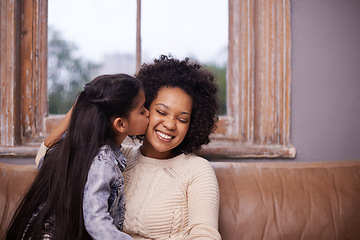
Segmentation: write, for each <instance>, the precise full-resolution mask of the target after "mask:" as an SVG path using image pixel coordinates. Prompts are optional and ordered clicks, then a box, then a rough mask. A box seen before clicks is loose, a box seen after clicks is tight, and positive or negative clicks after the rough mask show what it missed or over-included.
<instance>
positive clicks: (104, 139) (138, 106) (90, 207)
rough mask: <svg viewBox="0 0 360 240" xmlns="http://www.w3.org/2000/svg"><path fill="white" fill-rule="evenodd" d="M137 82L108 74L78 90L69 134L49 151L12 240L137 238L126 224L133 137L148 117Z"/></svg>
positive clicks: (11, 230) (16, 221)
mask: <svg viewBox="0 0 360 240" xmlns="http://www.w3.org/2000/svg"><path fill="white" fill-rule="evenodd" d="M144 102H145V96H144V91H143V90H142V86H141V83H140V81H139V80H137V79H135V78H133V77H131V76H128V75H125V74H116V75H103V76H99V77H97V78H95V79H94V80H93V81H91V82H90V83H88V84H87V85H86V86H85V88H84V91H82V92H80V94H79V96H78V98H77V101H76V103H75V105H74V107H73V109H72V111H71V118H70V124H69V127H68V128H67V131H66V134H65V135H64V136H63V137H62V138H61V139H60V140H59V141H57V142H56V143H55V144H53V146H52V147H51V148H50V150H49V151H48V153H47V154H46V155H45V158H44V160H43V163H42V167H41V169H40V170H39V173H38V175H37V177H36V179H35V181H34V183H33V184H32V186H31V188H30V189H29V191H28V193H27V194H26V195H25V197H24V199H23V200H22V202H21V203H20V206H19V207H18V209H17V211H16V213H15V215H14V218H13V220H12V223H11V224H10V226H9V229H8V232H7V239H91V238H93V239H132V238H131V237H130V236H129V235H127V234H125V233H123V232H121V231H120V230H121V229H122V224H123V221H124V193H123V192H124V178H123V176H122V171H123V169H124V168H125V166H126V159H125V157H124V155H123V153H122V152H121V151H120V145H121V143H122V142H123V140H124V139H125V137H126V136H127V135H140V134H144V133H145V131H146V128H147V125H148V114H149V112H148V111H147V110H146V109H145V108H144Z"/></svg>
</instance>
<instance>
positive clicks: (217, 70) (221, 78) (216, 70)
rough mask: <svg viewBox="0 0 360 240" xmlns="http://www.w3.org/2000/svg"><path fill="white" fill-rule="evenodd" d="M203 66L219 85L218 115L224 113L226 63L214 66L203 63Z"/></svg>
mask: <svg viewBox="0 0 360 240" xmlns="http://www.w3.org/2000/svg"><path fill="white" fill-rule="evenodd" d="M204 67H205V68H206V69H208V70H209V71H211V72H212V73H213V74H214V75H215V80H216V83H217V84H218V85H219V95H218V96H219V115H225V114H226V65H224V66H221V67H219V66H216V65H215V64H205V65H204Z"/></svg>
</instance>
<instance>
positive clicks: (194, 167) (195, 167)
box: [183, 154, 214, 173]
mask: <svg viewBox="0 0 360 240" xmlns="http://www.w3.org/2000/svg"><path fill="white" fill-rule="evenodd" d="M183 156H184V161H183V163H184V167H185V168H186V169H187V170H188V171H191V172H193V173H197V172H202V173H204V172H214V169H213V167H212V166H211V164H210V162H209V161H208V160H207V159H205V158H203V157H200V156H198V155H195V154H186V155H185V154H184V155H183Z"/></svg>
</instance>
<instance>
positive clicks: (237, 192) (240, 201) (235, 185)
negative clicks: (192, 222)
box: [0, 160, 360, 240]
mask: <svg viewBox="0 0 360 240" xmlns="http://www.w3.org/2000/svg"><path fill="white" fill-rule="evenodd" d="M211 164H212V166H213V167H214V169H215V172H216V175H217V178H218V181H219V187H220V214H219V231H220V234H221V236H222V239H223V240H235V239H236V240H238V239H244V240H252V239H254V240H280V239H284V240H292V239H297V240H312V239H314V240H321V239H324V240H325V239H326V240H332V239H339V240H340V239H341V240H343V239H349V240H359V239H360V160H359V161H336V162H323V163H310V162H304V163H296V162H286V163H283V162H276V163H261V162H260V163H245V162H211ZM36 173H37V169H36V167H35V166H30V165H11V164H3V163H0V239H2V238H3V236H4V234H5V231H6V228H7V226H8V224H9V222H10V220H11V218H12V216H13V213H14V211H15V209H16V207H17V204H18V203H19V201H20V199H21V198H22V196H23V195H24V194H25V192H26V190H27V189H28V187H29V186H30V184H31V183H32V181H33V179H34V178H35V176H36Z"/></svg>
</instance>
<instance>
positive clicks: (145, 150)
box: [140, 138, 178, 160]
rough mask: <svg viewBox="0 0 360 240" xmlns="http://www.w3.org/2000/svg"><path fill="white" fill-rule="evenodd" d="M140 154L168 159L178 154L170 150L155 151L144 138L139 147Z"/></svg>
mask: <svg viewBox="0 0 360 240" xmlns="http://www.w3.org/2000/svg"><path fill="white" fill-rule="evenodd" d="M140 150H141V154H142V155H144V156H145V157H149V158H155V159H162V160H166V159H170V158H173V157H176V156H177V155H178V154H175V153H173V152H172V151H166V152H159V151H157V150H156V149H155V148H154V147H153V146H152V145H151V144H150V143H149V142H148V141H147V140H146V138H145V139H144V141H143V144H142V146H141V148H140Z"/></svg>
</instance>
